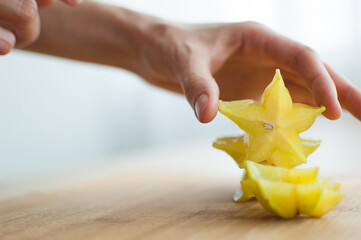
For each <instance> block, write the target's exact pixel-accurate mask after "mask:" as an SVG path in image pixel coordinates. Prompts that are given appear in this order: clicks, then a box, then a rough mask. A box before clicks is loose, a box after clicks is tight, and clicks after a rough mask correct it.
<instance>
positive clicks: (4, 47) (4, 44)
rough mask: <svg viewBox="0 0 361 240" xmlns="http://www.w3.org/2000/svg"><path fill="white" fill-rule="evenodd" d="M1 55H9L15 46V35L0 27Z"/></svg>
mask: <svg viewBox="0 0 361 240" xmlns="http://www.w3.org/2000/svg"><path fill="white" fill-rule="evenodd" d="M0 36H1V37H0V55H6V54H8V53H9V52H10V51H11V50H12V49H13V48H14V46H15V43H16V38H15V35H14V34H13V33H12V32H10V31H9V30H7V29H5V28H1V27H0Z"/></svg>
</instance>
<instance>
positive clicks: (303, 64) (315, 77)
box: [264, 30, 341, 119]
mask: <svg viewBox="0 0 361 240" xmlns="http://www.w3.org/2000/svg"><path fill="white" fill-rule="evenodd" d="M266 31H268V32H267V33H266V40H265V42H264V48H265V51H266V54H268V55H269V57H271V58H272V59H275V60H276V63H278V64H279V65H280V68H281V70H282V67H284V68H286V69H287V70H289V71H293V72H296V73H297V75H299V76H300V78H301V79H302V80H303V81H304V82H305V85H306V87H307V88H308V89H309V91H310V92H311V94H312V97H313V99H314V100H315V102H316V103H317V104H318V105H324V106H325V107H326V111H325V112H324V113H323V114H324V115H325V116H326V117H327V118H329V119H338V118H339V117H340V116H341V106H340V104H339V102H338V98H337V91H336V87H335V84H334V82H333V80H332V78H331V77H330V75H329V73H328V71H327V70H326V68H325V66H324V65H323V62H322V61H321V59H320V57H319V56H318V55H317V54H316V53H315V52H314V51H313V50H312V49H310V48H309V47H306V46H304V45H302V44H300V43H297V42H294V41H292V40H290V39H288V38H285V37H283V36H281V35H278V34H276V33H274V32H271V31H270V30H266Z"/></svg>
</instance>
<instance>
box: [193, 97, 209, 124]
mask: <svg viewBox="0 0 361 240" xmlns="http://www.w3.org/2000/svg"><path fill="white" fill-rule="evenodd" d="M207 102H208V96H207V94H202V95H200V96H199V97H198V99H197V101H196V104H195V106H194V108H195V113H196V117H197V118H198V120H199V118H200V116H201V115H202V113H203V111H204V109H205V108H206V106H207Z"/></svg>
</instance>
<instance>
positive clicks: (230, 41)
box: [137, 22, 361, 123]
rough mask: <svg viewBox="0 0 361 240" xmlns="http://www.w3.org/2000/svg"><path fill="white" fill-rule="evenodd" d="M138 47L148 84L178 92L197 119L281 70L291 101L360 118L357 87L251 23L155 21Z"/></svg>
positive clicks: (206, 118) (257, 91)
mask: <svg viewBox="0 0 361 240" xmlns="http://www.w3.org/2000/svg"><path fill="white" fill-rule="evenodd" d="M150 36H151V37H150V38H149V39H150V40H147V42H145V43H143V44H142V47H141V48H140V51H139V58H140V62H141V64H140V66H139V69H138V71H137V73H138V74H139V75H140V76H142V77H143V78H144V79H146V80H147V81H148V82H150V83H151V84H154V85H157V86H160V87H162V88H165V89H168V90H172V91H175V92H183V93H184V94H185V96H186V97H187V99H188V102H189V103H190V105H191V106H192V108H193V109H194V111H195V114H196V116H197V118H198V119H199V121H200V122H203V123H206V122H210V121H211V120H212V119H213V118H214V117H215V116H216V114H217V107H218V99H219V96H220V98H221V99H222V100H238V99H245V98H252V99H259V98H260V96H261V94H262V92H263V90H264V88H265V87H266V86H267V85H268V84H269V82H270V81H271V80H272V77H273V75H274V72H275V70H276V68H280V69H281V74H282V75H283V78H284V80H285V84H286V86H287V88H288V89H289V91H290V93H291V96H292V98H293V101H295V102H302V103H306V104H310V105H324V106H325V107H326V111H325V113H324V115H325V116H326V117H327V118H329V119H337V118H339V117H340V115H341V106H340V103H341V105H342V107H344V108H345V109H347V110H349V111H350V112H351V113H352V114H353V115H354V116H355V117H357V118H358V119H360V120H361V107H360V106H361V91H360V90H359V89H357V88H356V87H355V86H353V85H352V84H351V83H350V82H348V81H347V80H346V79H345V78H344V77H342V76H341V75H339V74H338V73H336V72H335V71H334V70H333V69H332V68H331V67H330V66H328V65H327V64H325V63H324V62H322V60H321V59H320V57H319V56H318V55H317V54H316V53H315V51H313V50H312V49H310V48H309V47H306V46H304V45H302V44H300V43H298V42H295V41H292V40H290V39H288V38H286V37H284V36H281V35H279V34H277V33H275V32H273V31H272V30H270V29H268V28H267V27H265V26H263V25H261V24H258V23H253V22H244V23H236V24H218V25H178V26H174V25H172V26H170V25H167V24H163V25H162V24H159V25H157V26H155V27H153V28H152V29H151V31H150Z"/></svg>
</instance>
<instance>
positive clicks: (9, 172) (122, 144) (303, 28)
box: [0, 0, 361, 181]
mask: <svg viewBox="0 0 361 240" xmlns="http://www.w3.org/2000/svg"><path fill="white" fill-rule="evenodd" d="M100 2H104V3H108V4H116V5H118V6H124V7H128V8H131V9H134V10H138V11H142V12H146V13H149V14H153V15H156V16H159V17H162V18H165V19H170V20H174V21H182V22H197V23H206V22H235V21H248V20H252V21H257V22H261V23H264V24H266V25H268V26H269V27H271V28H273V29H274V30H276V31H278V32H280V33H282V34H284V35H286V36H288V37H291V38H293V39H295V40H297V41H300V42H302V43H305V44H307V45H309V46H310V47H312V48H314V49H315V50H316V51H318V53H319V54H320V55H321V56H322V58H323V59H324V60H325V61H327V62H328V63H330V64H331V65H332V66H333V67H334V68H335V69H336V70H338V71H339V72H341V73H343V74H344V75H345V76H347V77H348V78H349V79H350V80H351V81H353V82H354V83H355V84H356V85H358V86H361V80H360V78H359V76H361V68H360V67H359V65H360V60H361V41H360V40H361V14H359V13H360V12H361V2H360V1H357V0H344V1H339V0H319V1H313V0H299V1H295V0H289V1H281V0H252V1H251V0H248V1H244V0H197V1H194V0H183V1H178V0H137V1H129V0H128V1H126V0H103V1H100ZM0 116H1V117H0V181H7V180H12V179H17V178H22V177H31V176H37V175H39V174H43V173H44V172H47V173H49V172H50V173H51V172H55V171H59V170H63V171H67V170H68V169H72V168H79V167H82V166H88V165H91V164H95V163H99V162H106V161H110V160H106V159H109V157H111V156H116V155H119V154H123V153H126V152H137V151H141V150H144V149H152V148H157V149H163V148H168V147H170V146H171V147H172V148H173V149H177V148H178V149H181V148H182V146H183V144H192V143H196V142H202V143H203V144H205V145H207V146H208V145H209V146H211V143H212V140H214V139H215V138H216V137H219V136H223V135H234V134H239V133H240V131H239V130H238V128H237V127H236V126H235V125H234V124H233V123H232V122H231V121H229V120H228V119H225V118H224V117H222V116H220V115H218V116H217V118H216V120H215V121H213V122H212V123H210V124H206V125H204V124H200V123H198V122H197V120H196V118H195V117H194V114H193V111H192V110H191V108H190V107H189V105H188V103H187V102H186V100H185V99H184V98H183V96H180V95H176V94H173V93H169V92H166V91H164V90H161V89H157V88H155V87H152V86H150V85H148V84H147V83H144V82H143V81H142V80H141V79H140V78H139V77H137V76H135V75H133V74H131V73H128V72H126V71H123V70H121V69H116V68H112V67H106V66H99V65H92V64H86V63H80V62H75V61H70V60H64V59H59V58H54V57H50V56H45V55H39V54H33V53H27V52H23V51H19V50H16V51H13V52H11V53H10V54H9V55H7V56H3V57H0ZM345 119H346V120H345ZM345 123H347V125H348V127H349V128H348V130H347V129H346V130H344V129H343V128H342V126H344V125H345ZM316 125H317V127H315V128H317V130H311V132H309V134H310V135H311V136H312V137H314V138H317V139H326V140H325V143H324V144H325V146H326V147H325V148H320V150H319V151H321V153H322V151H323V152H324V153H326V152H327V151H328V150H327V147H329V148H330V147H331V148H334V149H340V150H339V151H338V152H339V154H333V155H332V156H329V157H330V158H332V159H334V160H335V159H339V158H342V159H344V158H345V157H346V156H345V152H352V151H353V152H354V151H359V148H358V143H357V142H355V141H352V140H351V141H349V142H348V141H347V139H348V137H347V136H349V135H350V134H355V133H354V131H353V130H352V128H356V129H360V125H359V123H358V122H357V121H356V120H354V119H353V118H352V117H350V116H348V115H347V114H346V115H344V117H343V119H342V120H339V121H337V122H332V121H328V120H326V119H320V120H318V123H316ZM350 127H351V128H350ZM313 129H314V128H313ZM358 133H360V131H358ZM331 135H332V136H334V140H330V141H329V142H327V138H328V137H327V136H331ZM342 136H344V137H342ZM321 149H323V150H321ZM212 151H213V150H212ZM225 156H226V155H224V157H225ZM322 161H324V162H327V161H329V159H324V160H322ZM319 163H320V161H318V164H319ZM316 165H317V164H316ZM337 168H338V165H337V164H336V165H334V170H335V171H336V170H337Z"/></svg>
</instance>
